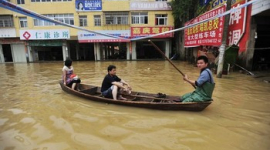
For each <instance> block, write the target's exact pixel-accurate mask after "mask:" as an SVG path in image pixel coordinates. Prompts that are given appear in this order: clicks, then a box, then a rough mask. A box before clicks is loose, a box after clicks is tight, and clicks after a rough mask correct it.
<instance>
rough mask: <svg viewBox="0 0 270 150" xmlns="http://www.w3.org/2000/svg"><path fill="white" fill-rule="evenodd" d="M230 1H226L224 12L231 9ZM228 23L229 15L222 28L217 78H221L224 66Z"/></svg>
mask: <svg viewBox="0 0 270 150" xmlns="http://www.w3.org/2000/svg"><path fill="white" fill-rule="evenodd" d="M231 2H232V0H227V6H226V11H228V10H230V9H231ZM229 21H230V14H228V15H226V16H225V21H224V27H223V37H222V44H221V46H220V48H219V60H218V68H217V78H222V71H223V64H224V55H225V49H226V44H227V37H228V30H229Z"/></svg>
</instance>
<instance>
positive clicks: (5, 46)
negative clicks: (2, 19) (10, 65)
mask: <svg viewBox="0 0 270 150" xmlns="http://www.w3.org/2000/svg"><path fill="white" fill-rule="evenodd" d="M7 62H27V59H26V53H25V42H24V41H20V39H18V38H16V31H15V28H10V29H1V32H0V63H7Z"/></svg>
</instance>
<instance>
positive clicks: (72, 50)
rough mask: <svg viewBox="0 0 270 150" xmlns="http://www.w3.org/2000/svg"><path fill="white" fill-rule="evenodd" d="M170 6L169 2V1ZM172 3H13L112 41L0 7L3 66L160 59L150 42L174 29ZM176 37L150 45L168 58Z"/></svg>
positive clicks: (94, 0)
mask: <svg viewBox="0 0 270 150" xmlns="http://www.w3.org/2000/svg"><path fill="white" fill-rule="evenodd" d="M168 1H169V0H168ZM168 1H167V0H17V1H16V0H10V1H9V2H10V3H13V4H16V5H18V6H20V7H22V8H25V9H27V10H31V11H33V12H36V13H38V14H42V15H44V16H46V17H49V18H51V19H54V20H57V21H60V22H64V23H67V24H70V25H74V26H78V27H82V28H85V29H88V30H91V31H96V32H100V33H105V34H110V35H114V36H120V37H122V38H111V37H106V36H102V35H98V34H95V33H91V32H87V31H81V30H78V29H74V28H68V27H65V26H61V25H58V24H54V23H51V22H47V21H44V20H39V19H35V18H31V17H29V16H25V15H22V14H19V13H17V12H13V11H10V10H7V9H5V8H2V7H0V63H5V62H39V61H62V60H65V59H66V58H67V57H70V58H71V59H72V60H78V61H80V60H81V61H84V60H96V61H99V60H109V59H124V60H137V59H161V58H162V56H161V55H160V54H159V53H158V52H157V51H156V50H155V49H154V47H153V46H152V45H151V44H150V43H149V42H147V40H139V41H130V39H131V38H139V37H142V36H148V35H153V34H157V33H161V32H164V31H168V30H171V29H173V27H174V25H173V16H172V10H171V7H170V6H169V5H168ZM172 37H173V33H172V34H165V35H161V36H158V37H153V38H151V40H152V41H153V42H154V43H155V44H156V45H157V46H158V47H160V49H162V50H163V51H164V53H165V54H166V55H167V56H168V57H169V56H170V53H171V49H172V48H171V47H172V44H171V43H172V42H171V40H172Z"/></svg>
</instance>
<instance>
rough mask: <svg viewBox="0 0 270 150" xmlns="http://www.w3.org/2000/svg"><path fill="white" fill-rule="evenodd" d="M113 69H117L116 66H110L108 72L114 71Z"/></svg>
mask: <svg viewBox="0 0 270 150" xmlns="http://www.w3.org/2000/svg"><path fill="white" fill-rule="evenodd" d="M113 69H116V66H114V65H110V66H108V72H109V71H112V70H113Z"/></svg>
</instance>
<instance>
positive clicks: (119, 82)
mask: <svg viewBox="0 0 270 150" xmlns="http://www.w3.org/2000/svg"><path fill="white" fill-rule="evenodd" d="M125 85H126V86H125ZM121 88H122V89H123V90H124V91H127V90H131V87H130V86H129V84H128V83H127V82H125V81H124V80H123V79H120V78H119V77H118V76H116V66H114V65H110V66H108V74H107V75H106V76H105V77H104V79H103V82H102V86H101V94H102V96H104V97H106V98H113V99H114V100H117V99H120V100H126V98H124V97H122V95H120V94H119V91H120V89H121ZM118 95H119V96H118ZM117 96H118V97H117Z"/></svg>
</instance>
